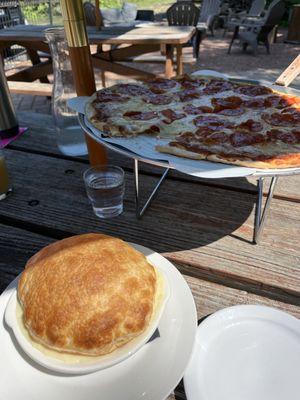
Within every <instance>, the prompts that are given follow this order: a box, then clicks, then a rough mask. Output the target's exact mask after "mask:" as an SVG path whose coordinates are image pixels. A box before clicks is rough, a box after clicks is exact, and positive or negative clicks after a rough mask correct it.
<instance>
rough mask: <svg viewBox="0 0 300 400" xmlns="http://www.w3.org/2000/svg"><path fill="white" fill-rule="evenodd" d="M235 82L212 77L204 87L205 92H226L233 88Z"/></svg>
mask: <svg viewBox="0 0 300 400" xmlns="http://www.w3.org/2000/svg"><path fill="white" fill-rule="evenodd" d="M233 87H234V86H233V84H232V83H231V82H229V81H225V80H223V79H212V80H211V81H210V82H209V83H208V84H207V85H206V88H204V89H203V93H204V94H216V93H221V92H225V91H226V90H232V89H233Z"/></svg>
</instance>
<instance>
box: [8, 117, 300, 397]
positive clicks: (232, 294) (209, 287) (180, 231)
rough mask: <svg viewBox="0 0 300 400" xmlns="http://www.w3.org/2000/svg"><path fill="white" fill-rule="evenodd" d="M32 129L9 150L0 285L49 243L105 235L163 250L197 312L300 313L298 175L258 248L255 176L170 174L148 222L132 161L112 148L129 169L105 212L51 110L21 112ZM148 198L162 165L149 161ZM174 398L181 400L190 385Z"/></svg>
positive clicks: (275, 207) (276, 204) (275, 205)
mask: <svg viewBox="0 0 300 400" xmlns="http://www.w3.org/2000/svg"><path fill="white" fill-rule="evenodd" d="M19 120H20V122H21V124H22V125H26V126H28V127H29V130H28V132H26V133H25V134H24V135H23V137H21V138H19V139H18V140H17V141H15V142H14V143H12V144H11V145H10V146H9V148H7V149H6V150H5V154H6V157H7V161H8V167H9V172H10V175H11V179H12V182H13V187H14V191H13V194H12V195H11V196H9V197H8V198H7V199H6V200H5V201H2V202H0V255H1V256H0V277H1V279H0V291H1V292H2V291H3V290H4V289H5V287H6V286H7V285H8V283H9V282H10V281H11V280H12V279H13V278H14V277H15V276H17V275H18V274H19V273H20V272H21V271H22V270H23V268H24V265H25V263H26V261H27V260H28V258H29V257H30V256H31V255H33V254H34V253H35V252H36V251H38V250H39V249H41V248H42V247H44V246H45V245H47V244H49V243H51V242H53V241H55V240H57V239H61V238H64V237H68V236H70V235H74V234H80V233H85V232H90V231H94V232H103V233H106V234H111V235H115V236H119V237H120V238H122V239H124V240H127V241H131V242H136V243H139V244H141V245H144V246H147V247H150V248H152V249H153V250H154V251H157V252H159V253H162V254H163V255H164V256H166V257H167V258H168V259H169V260H170V261H171V262H173V263H174V264H175V265H176V266H177V267H178V269H179V270H180V271H181V272H182V273H183V275H184V277H185V279H186V280H187V282H188V284H189V286H190V288H191V290H192V293H193V295H194V298H195V302H196V306H197V311H198V317H199V318H201V317H203V316H205V315H208V314H210V313H212V312H214V311H216V310H218V309H221V308H224V307H227V306H231V305H234V304H264V305H268V306H273V307H277V308H279V309H282V310H284V311H287V312H289V313H290V314H292V315H294V316H296V317H300V295H299V292H300V272H299V271H300V263H299V261H300V251H299V233H300V206H299V201H300V185H299V182H300V177H299V176H294V177H282V178H280V179H279V184H278V187H277V189H276V193H275V197H274V200H273V202H272V205H271V211H270V215H269V219H268V221H267V223H266V227H265V231H264V233H263V236H262V240H261V243H260V244H259V245H253V244H252V243H251V240H252V229H253V214H254V212H253V211H254V204H255V200H256V186H255V184H256V181H255V180H254V179H245V178H243V179H242V178H241V179H222V180H207V179H196V178H191V177H189V176H188V175H183V174H179V173H176V172H172V173H171V175H170V177H168V178H167V179H166V181H165V182H164V184H163V186H162V187H161V189H160V192H159V194H158V196H157V198H156V199H155V200H154V202H153V204H152V206H151V207H150V209H149V210H148V211H147V212H146V214H145V215H144V217H143V218H142V219H141V220H137V219H136V218H135V204H134V192H133V161H132V160H131V159H127V158H123V157H121V156H119V155H117V154H116V153H112V152H109V161H110V163H113V164H117V165H119V166H122V167H123V168H124V169H125V171H126V195H125V202H124V206H125V212H124V213H123V214H122V215H121V216H119V217H117V218H114V219H110V220H107V221H101V220H99V219H97V218H96V217H95V216H94V214H93V212H92V209H91V206H90V204H89V201H88V199H87V197H86V194H85V190H84V186H83V181H82V173H83V171H84V170H85V169H86V168H87V165H88V161H87V159H86V158H83V157H81V158H74V157H73V158H72V157H67V156H64V155H62V154H60V153H59V151H58V150H57V148H56V144H55V132H54V128H53V122H52V117H51V116H49V115H44V114H36V113H25V112H21V113H19ZM141 167H142V176H141V184H142V191H143V193H144V195H145V196H146V195H147V193H148V192H149V191H150V190H151V188H152V187H153V185H154V184H155V182H156V181H157V179H158V176H159V174H160V173H161V170H160V169H159V168H154V167H152V166H150V165H147V164H142V165H141ZM175 393H176V398H177V399H183V398H185V397H184V392H183V387H182V385H179V386H178V388H177V389H176V392H175Z"/></svg>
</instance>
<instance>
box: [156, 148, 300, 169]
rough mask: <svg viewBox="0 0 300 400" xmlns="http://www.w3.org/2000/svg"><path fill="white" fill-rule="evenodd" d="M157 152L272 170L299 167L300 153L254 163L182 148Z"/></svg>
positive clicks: (248, 160) (162, 149) (254, 161)
mask: <svg viewBox="0 0 300 400" xmlns="http://www.w3.org/2000/svg"><path fill="white" fill-rule="evenodd" d="M155 148H156V150H157V151H159V152H160V153H166V154H172V155H175V156H178V157H183V158H190V159H192V160H207V161H212V162H218V163H222V164H230V165H237V166H242V167H248V168H258V169H273V168H278V169H281V168H293V167H294V168H295V167H299V165H300V153H292V154H284V155H282V156H277V157H274V158H272V159H269V160H268V161H256V160H251V159H250V158H247V157H245V158H237V157H230V156H227V157H225V156H220V155H218V154H205V153H204V152H203V153H195V152H193V151H189V150H186V149H185V148H184V147H183V146H180V145H177V146H169V145H165V146H160V145H158V146H156V147H155Z"/></svg>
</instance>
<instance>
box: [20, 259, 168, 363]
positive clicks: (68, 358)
mask: <svg viewBox="0 0 300 400" xmlns="http://www.w3.org/2000/svg"><path fill="white" fill-rule="evenodd" d="M148 262H149V261H148ZM154 269H155V273H156V291H155V297H154V306H153V313H152V316H151V319H150V322H149V326H148V328H147V330H148V329H150V328H151V327H152V325H153V322H154V320H155V319H156V317H157V315H158V313H159V312H160V310H161V307H162V305H163V302H164V299H165V294H166V291H165V285H166V283H165V277H164V275H163V274H162V273H161V272H160V271H158V270H157V269H156V268H155V267H154ZM16 318H17V322H18V325H19V328H20V330H21V332H22V334H23V335H24V337H25V338H26V340H27V341H28V342H29V343H30V344H31V345H32V346H33V347H34V348H36V349H37V350H39V351H40V352H41V353H42V354H44V355H45V356H47V357H50V358H55V359H57V360H59V361H63V362H65V363H66V364H82V363H88V362H91V361H93V362H94V361H97V360H101V358H103V356H85V355H79V354H70V353H64V352H59V351H56V350H52V349H50V348H48V347H46V346H43V345H42V344H40V343H37V342H36V341H35V340H33V338H32V337H31V336H30V334H29V332H28V330H27V328H26V327H25V325H24V322H23V310H22V307H21V305H20V303H19V301H17V307H16ZM142 334H144V332H143V333H142ZM138 340H139V336H137V337H136V338H134V339H133V340H132V341H131V342H129V343H127V344H126V345H128V344H129V345H130V343H135V342H136V341H138ZM117 350H118V349H117ZM105 356H107V355H106V354H105Z"/></svg>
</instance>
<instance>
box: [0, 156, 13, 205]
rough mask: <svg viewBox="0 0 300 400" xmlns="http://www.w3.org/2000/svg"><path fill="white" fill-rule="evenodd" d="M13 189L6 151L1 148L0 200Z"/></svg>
mask: <svg viewBox="0 0 300 400" xmlns="http://www.w3.org/2000/svg"><path fill="white" fill-rule="evenodd" d="M11 190H12V189H11V186H10V182H9V178H8V171H7V166H6V163H5V158H4V152H3V150H1V149H0V200H4V199H5V198H6V196H7V195H8V193H9V192H11Z"/></svg>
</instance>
